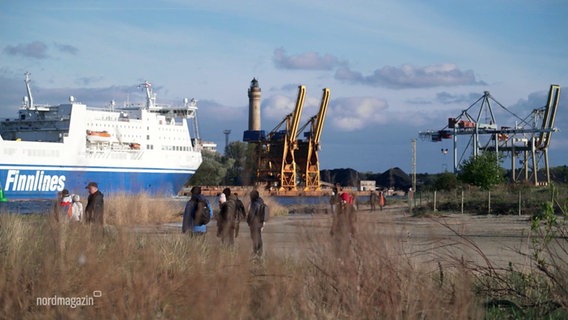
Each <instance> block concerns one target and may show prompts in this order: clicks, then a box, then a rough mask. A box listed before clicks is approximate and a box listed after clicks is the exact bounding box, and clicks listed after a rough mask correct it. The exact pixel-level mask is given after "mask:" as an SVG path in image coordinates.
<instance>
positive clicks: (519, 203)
mask: <svg viewBox="0 0 568 320" xmlns="http://www.w3.org/2000/svg"><path fill="white" fill-rule="evenodd" d="M521 200H522V199H521V190H519V216H520V215H521V202H522V201H521Z"/></svg>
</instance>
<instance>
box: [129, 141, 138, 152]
mask: <svg viewBox="0 0 568 320" xmlns="http://www.w3.org/2000/svg"><path fill="white" fill-rule="evenodd" d="M130 149H132V150H140V144H139V143H136V142H133V143H131V144H130Z"/></svg>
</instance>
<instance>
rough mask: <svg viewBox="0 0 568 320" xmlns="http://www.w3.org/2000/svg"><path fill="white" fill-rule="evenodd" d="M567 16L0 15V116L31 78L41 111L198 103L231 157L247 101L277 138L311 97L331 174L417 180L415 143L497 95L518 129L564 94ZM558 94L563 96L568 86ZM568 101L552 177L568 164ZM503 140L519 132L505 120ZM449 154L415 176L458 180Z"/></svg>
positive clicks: (332, 5) (567, 10) (18, 6)
mask: <svg viewBox="0 0 568 320" xmlns="http://www.w3.org/2000/svg"><path fill="white" fill-rule="evenodd" d="M567 15H568V2H566V1H562V0H558V1H553V0H543V1H533V0H530V1H523V0H517V1H513V0H494V1H485V0H479V1H450V0H446V1H443V0H434V1H412V0H411V1H372V0H369V1H351V2H346V1H329V0H328V1H296V0H289V1H239V2H236V1H181V0H178V1H176V0H171V1H146V0H137V1H130V0H121V1H102V0H88V1H58V0H51V1H31V0H20V1H0V86H1V89H0V117H13V116H15V115H16V112H17V108H18V107H19V105H20V103H21V99H22V96H23V95H24V94H25V87H24V83H23V74H24V72H26V71H29V72H31V74H32V90H33V92H34V99H35V102H36V103H52V104H58V103H62V102H64V101H66V100H67V97H68V96H69V95H73V96H75V97H76V98H77V100H79V101H81V102H84V103H87V104H88V105H93V106H103V105H106V104H107V103H108V102H109V101H110V100H115V101H117V103H119V104H120V103H121V102H124V101H127V100H128V101H131V102H132V101H138V100H141V99H142V97H143V96H142V92H141V91H140V89H138V88H137V85H138V84H139V83H141V82H143V81H145V80H148V81H150V82H151V83H152V84H153V88H154V90H155V92H156V93H157V94H158V101H159V102H164V103H176V102H180V101H182V99H183V98H185V97H188V98H196V99H197V100H199V107H200V109H199V117H200V129H201V135H202V137H203V138H205V139H207V140H212V141H215V142H217V143H218V145H219V147H220V148H219V149H221V150H222V148H223V147H224V143H225V142H224V141H225V135H224V134H223V130H225V129H230V130H231V131H232V132H231V135H230V136H229V137H230V140H231V141H234V140H240V139H242V132H243V131H244V130H246V129H247V128H248V111H247V108H248V97H247V89H248V87H249V85H250V81H251V80H252V78H253V77H256V78H257V79H258V80H259V83H260V86H261V88H262V105H261V110H262V111H261V112H262V128H263V129H265V130H267V131H269V130H271V129H272V128H274V126H276V124H278V123H279V122H280V121H281V120H282V119H283V118H284V116H285V115H286V114H288V113H290V112H291V111H292V109H293V107H294V103H295V100H296V96H297V87H298V85H300V84H303V85H305V86H306V88H307V99H306V103H305V107H304V112H303V115H304V119H303V120H302V122H304V121H305V120H307V118H308V117H310V116H312V115H314V114H315V113H316V112H317V108H318V106H319V101H320V98H321V92H322V91H321V90H322V88H324V87H328V88H330V89H331V100H330V105H329V109H328V112H327V117H326V122H325V126H324V129H323V135H322V149H321V151H320V165H321V168H322V169H333V168H353V169H356V170H359V171H372V172H383V171H385V170H387V169H388V168H391V167H400V168H401V169H403V170H404V171H406V172H411V159H412V147H411V140H412V139H414V138H418V133H419V132H420V131H424V130H428V129H435V130H438V129H442V128H443V127H444V126H445V125H446V124H447V118H448V117H455V116H458V115H459V114H460V112H461V111H462V110H463V109H465V108H467V107H468V106H469V105H471V104H472V103H473V102H475V101H476V100H477V99H478V98H479V97H481V96H482V95H483V92H484V91H490V92H491V94H492V96H493V97H494V98H495V99H496V100H497V101H499V102H500V103H501V104H502V105H503V106H505V107H506V108H508V109H509V110H511V111H512V112H513V113H516V114H518V115H519V116H521V117H525V116H527V115H528V114H529V113H530V112H531V110H532V109H534V108H538V107H542V106H543V105H544V104H545V103H546V94H547V92H548V89H549V86H550V84H559V85H560V86H561V87H564V86H566V85H568V58H567V57H568V19H567ZM563 89H564V88H563ZM567 93H568V91H567V90H566V89H564V90H563V91H562V95H561V98H560V106H559V110H558V114H557V118H556V127H557V128H559V129H560V132H558V133H555V134H554V135H553V137H552V142H551V147H550V162H551V165H552V166H556V165H564V164H568V156H567V155H568V134H567V132H568V114H567V113H568V110H567V106H568V94H567ZM497 124H498V125H499V126H501V125H503V126H512V125H514V119H511V118H510V117H509V116H508V115H507V113H502V114H500V115H498V116H497ZM451 147H452V146H451V144H450V142H449V140H444V141H443V142H441V143H432V142H429V141H422V140H421V139H419V138H418V141H417V172H419V173H423V172H428V173H435V172H440V171H443V169H445V168H447V167H451V165H452V163H451V159H450V158H446V157H447V156H444V155H443V154H442V153H441V152H440V151H441V149H444V148H451Z"/></svg>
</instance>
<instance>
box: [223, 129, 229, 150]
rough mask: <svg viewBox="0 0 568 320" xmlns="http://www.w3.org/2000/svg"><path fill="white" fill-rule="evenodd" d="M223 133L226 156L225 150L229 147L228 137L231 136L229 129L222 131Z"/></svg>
mask: <svg viewBox="0 0 568 320" xmlns="http://www.w3.org/2000/svg"><path fill="white" fill-rule="evenodd" d="M223 133H224V134H225V154H226V153H227V148H228V147H229V135H230V134H231V130H229V129H226V130H223Z"/></svg>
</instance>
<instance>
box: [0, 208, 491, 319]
mask: <svg viewBox="0 0 568 320" xmlns="http://www.w3.org/2000/svg"><path fill="white" fill-rule="evenodd" d="M127 208H131V207H130V206H127ZM111 210H112V209H111ZM115 210H117V209H115ZM129 210H130V209H129ZM111 212H112V211H111ZM119 213H120V212H117V213H115V215H117V216H118V215H119ZM128 217H129V218H125V219H123V220H117V221H122V222H121V223H123V224H129V223H130V222H131V221H132V220H128V219H130V216H128ZM369 228H370V227H369ZM112 230H114V231H113V232H110V229H104V230H103V229H102V228H97V227H92V226H88V225H81V224H77V225H67V224H57V223H54V222H52V221H50V220H49V219H43V218H42V219H31V220H30V219H24V218H22V217H19V216H13V215H5V214H4V215H0V255H1V256H2V257H4V259H2V260H1V261H0V293H1V295H0V318H11V319H36V318H37V319H46V318H49V319H52V318H71V319H73V318H77V319H84V318H100V319H108V318H115V319H125V318H141V319H154V318H164V319H177V318H183V319H204V318H206V319H377V318H378V319H415V318H419V319H425V318H429V319H442V318H451V319H465V318H482V317H483V310H482V309H481V307H480V304H479V303H478V301H477V300H476V299H475V297H474V296H473V293H472V292H473V291H472V284H471V274H470V273H469V272H468V271H467V270H463V269H456V270H453V271H452V272H450V271H448V272H447V275H446V278H445V281H444V282H440V281H439V279H437V274H438V272H437V269H436V268H435V266H428V265H422V264H421V265H417V264H414V263H413V262H412V260H411V259H410V258H409V257H406V256H404V255H403V254H401V252H404V250H403V248H402V247H401V246H402V244H401V243H399V242H396V241H395V240H394V238H392V237H390V238H387V237H382V236H380V235H376V233H374V232H370V230H369V229H366V227H362V228H360V229H359V230H360V231H359V233H358V235H357V237H356V238H354V239H352V240H351V241H350V242H349V243H350V245H349V246H348V247H347V249H346V250H344V251H341V252H339V253H338V251H337V250H336V249H337V248H335V247H334V243H335V242H333V241H330V236H329V234H328V232H327V231H328V230H325V231H324V230H322V232H316V233H314V232H304V233H303V234H302V235H301V237H302V238H301V239H299V240H300V242H301V243H304V244H305V245H306V247H305V248H299V249H298V250H305V252H303V253H302V254H300V255H299V258H295V259H292V258H289V257H280V256H268V257H267V258H266V260H264V261H263V262H255V261H249V256H248V255H247V254H241V253H240V252H239V251H238V250H234V251H233V250H227V249H226V248H223V247H221V246H220V245H219V244H218V243H217V242H207V240H203V239H192V238H189V237H187V236H182V235H180V234H178V233H176V234H160V235H156V234H141V233H134V232H131V231H130V230H129V229H124V228H122V227H117V228H114V229H112ZM93 291H100V292H101V293H102V296H101V297H98V298H94V304H93V305H92V306H80V307H77V308H71V307H67V306H41V305H37V298H38V297H52V296H54V295H57V296H63V297H65V296H67V297H75V296H92V295H93Z"/></svg>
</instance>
